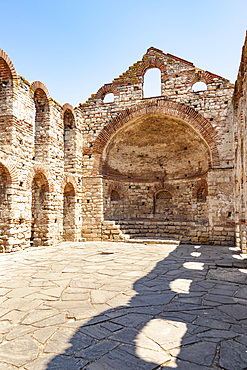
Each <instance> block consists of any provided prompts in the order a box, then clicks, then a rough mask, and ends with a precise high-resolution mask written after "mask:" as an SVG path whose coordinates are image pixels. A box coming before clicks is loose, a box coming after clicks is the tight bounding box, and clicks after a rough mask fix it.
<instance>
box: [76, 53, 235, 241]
mask: <svg viewBox="0 0 247 370" xmlns="http://www.w3.org/2000/svg"><path fill="white" fill-rule="evenodd" d="M149 68H159V69H160V71H161V96H160V97H154V98H143V81H144V75H145V72H146V71H147V70H148V69H149ZM197 81H203V82H205V83H206V85H207V90H205V91H199V92H193V91H192V86H193V85H194V83H196V82H197ZM108 93H113V94H114V102H112V103H104V97H105V95H107V94H108ZM232 93H233V85H232V84H230V82H229V81H228V80H226V79H224V78H222V77H220V76H216V75H214V74H212V73H210V72H207V71H206V72H205V71H202V70H200V69H198V68H196V67H195V66H194V65H193V64H192V63H190V62H187V61H184V60H182V59H180V58H177V57H175V56H172V55H170V54H164V53H163V52H161V51H160V50H157V49H154V48H150V49H149V50H148V51H147V53H146V54H145V55H144V57H143V59H142V60H141V61H140V62H137V63H135V64H134V65H133V66H132V67H130V68H129V69H128V71H126V72H125V73H123V74H122V75H121V76H119V78H116V79H115V80H114V81H113V82H112V83H110V84H106V85H104V86H103V87H102V88H100V89H99V91H98V92H97V93H96V94H95V95H92V97H91V98H90V99H89V100H88V101H87V102H86V103H85V104H82V105H80V107H79V109H80V111H81V114H82V117H83V123H82V130H83V137H84V148H83V153H84V156H83V159H84V161H83V164H84V167H83V169H84V170H83V175H84V177H85V178H87V183H88V184H89V183H90V181H92V182H94V181H95V180H96V182H98V184H99V185H98V186H96V185H94V187H93V188H94V199H95V196H96V197H97V201H98V204H100V206H99V207H98V208H97V209H96V208H95V209H93V207H91V208H90V214H89V213H88V204H87V205H86V207H85V212H84V208H83V209H82V210H83V214H82V216H83V224H84V227H85V228H87V233H88V232H89V230H90V222H92V221H90V219H91V220H94V221H95V217H96V216H97V217H98V225H99V227H100V223H101V222H102V219H109V220H113V219H115V220H127V219H136V220H137V219H143V218H147V219H158V218H161V219H164V220H165V218H167V220H169V221H170V222H175V221H178V220H181V221H183V222H191V221H193V222H195V221H196V220H197V221H199V220H203V219H204V220H206V222H207V224H208V227H207V238H206V240H207V242H209V241H215V242H217V243H221V244H229V243H232V242H233V241H234V216H233V213H234V211H233V209H234V201H233V199H232V196H231V194H232V193H233V182H232V179H233V165H234V154H233V134H234V132H233V124H232V121H231V119H230V118H229V115H230V112H231V98H232ZM158 117H159V118H158ZM138 119H139V121H138ZM159 119H160V121H162V119H163V125H164V127H166V128H167V126H168V124H169V120H170V122H172V123H171V129H170V132H168V131H167V139H166V140H163V143H160V146H159V143H158V141H159V140H158V139H157V137H156V138H155V137H154V136H152V135H151V131H152V132H154V131H155V130H156V131H157V135H160V137H164V133H163V132H162V130H161V124H160V123H159V122H158V121H157V122H156V124H155V122H154V121H155V120H159ZM145 121H146V127H145ZM138 124H139V126H140V127H141V129H139V131H138V129H136V127H137V125H138ZM152 125H153V127H152V129H150V127H151V126H152ZM176 125H177V127H179V130H181V129H182V127H183V128H184V132H183V135H184V137H186V138H187V139H185V141H186V143H188V145H187V144H186V145H185V144H184V147H183V148H182V147H181V148H179V145H180V146H182V145H183V144H182V140H180V141H179V140H178V143H177V148H175V147H174V146H173V148H172V147H171V146H170V147H169V145H170V142H171V143H172V142H173V143H174V142H175V141H176V140H174V137H173V139H171V137H172V135H173V136H174V135H175V137H176V136H177V132H178V131H179V130H178V131H176V129H174V134H172V132H173V128H174V127H175V126H176ZM155 127H156V128H155ZM138 133H139V136H138ZM187 135H191V136H187ZM178 136H179V135H178ZM192 136H193V138H192ZM169 137H170V141H169ZM181 137H182V133H181ZM157 140H158V141H157ZM141 141H143V143H141ZM192 142H194V143H196V142H197V143H201V144H200V145H196V144H194V145H193V144H191V143H192ZM164 145H165V146H167V145H168V147H167V152H173V153H174V155H173V157H172V158H171V159H170V164H169V163H168V162H169V158H168V157H167V158H166V159H165V157H164V155H163V154H162V152H164ZM186 146H189V150H188V153H190V155H189V156H188V155H187V153H186V152H185V150H184V148H185V147H186ZM200 146H201V147H202V148H203V149H201V152H200V153H199V152H198V148H199V147H200ZM171 148H172V150H171ZM133 152H134V153H135V154H134V155H133ZM151 153H153V156H152V154H151ZM160 158H161V161H159V159H160ZM164 159H165V160H164ZM162 161H163V163H161V162H162ZM185 162H186V163H185ZM167 167H170V169H169V168H168V169H167ZM138 171H139V172H138ZM169 172H170V176H169ZM172 173H173V175H171V174H172ZM226 173H227V175H226ZM167 174H168V176H167ZM99 177H102V179H103V184H104V188H103V192H102V191H101V184H100V180H99ZM205 178H206V183H207V186H208V189H207V192H208V193H207V195H206V200H205V203H204V204H202V202H200V201H198V200H197V197H195V195H194V194H193V191H192V190H191V188H190V187H191V186H192V185H194V186H196V184H197V183H199V182H200V181H201V180H202V179H205ZM226 178H227V179H228V180H229V183H227V186H225V183H226ZM90 179H91V180H90ZM111 183H114V184H115V185H114V186H115V190H116V191H117V192H118V193H119V194H120V195H119V197H120V199H119V200H116V199H115V200H114V199H113V200H111V191H109V189H111V186H112V185H111ZM167 185H172V186H173V187H174V188H175V187H177V186H178V187H179V188H180V190H177V192H175V195H174V196H173V197H172V199H171V200H170V204H169V207H165V208H167V209H168V208H169V211H165V212H164V214H163V215H161V214H155V212H154V203H155V199H154V198H155V197H156V196H154V195H153V196H152V197H150V196H149V191H148V190H147V188H148V187H149V188H160V187H161V188H163V189H166V186H167ZM218 185H219V188H220V192H219V194H215V191H214V189H215V187H216V188H217V186H218ZM95 186H96V187H95ZM89 187H90V185H89V186H88V188H87V190H88V191H89V192H90V189H89ZM121 189H122V191H121ZM123 189H126V191H125V190H123ZM113 190H114V189H113ZM122 193H123V194H122ZM88 196H89V194H88ZM160 202H162V201H160ZM218 202H220V204H222V207H223V209H224V214H226V215H227V216H224V217H222V214H221V213H220V212H216V211H215V208H216V207H217V204H218ZM93 204H94V202H93ZM102 204H103V207H102ZM195 227H197V228H198V229H199V228H200V227H201V225H199V223H198V224H197V226H196V224H195ZM94 228H95V224H94ZM104 228H105V227H104ZM220 228H221V229H220ZM225 230H227V231H225ZM225 233H227V235H225Z"/></svg>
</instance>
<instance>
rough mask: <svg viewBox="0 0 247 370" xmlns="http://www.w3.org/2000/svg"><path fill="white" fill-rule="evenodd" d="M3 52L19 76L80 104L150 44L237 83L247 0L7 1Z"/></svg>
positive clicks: (0, 28) (2, 0)
mask: <svg viewBox="0 0 247 370" xmlns="http://www.w3.org/2000/svg"><path fill="white" fill-rule="evenodd" d="M0 13H1V21H0V48H1V49H3V50H4V51H5V52H6V53H7V54H8V56H9V57H10V59H11V60H12V62H13V64H14V67H15V69H16V71H17V73H18V74H20V75H22V76H23V77H25V78H26V79H27V80H29V81H35V80H39V81H41V82H43V83H44V84H45V85H46V87H47V89H48V91H49V93H50V95H51V97H52V98H54V99H55V100H57V101H58V102H59V103H60V104H64V103H66V102H68V103H70V104H72V105H73V106H77V105H78V103H80V102H85V101H86V100H87V98H88V97H90V95H91V94H93V93H96V92H97V90H98V89H99V88H100V87H101V86H102V85H103V84H104V83H109V82H111V81H112V80H113V78H115V77H117V76H119V75H120V74H121V73H122V72H124V71H125V70H127V69H128V67H129V66H130V65H132V64H133V63H135V62H136V61H137V60H140V59H141V58H142V56H143V54H144V53H145V52H146V50H147V49H148V48H149V47H150V46H154V47H156V48H158V49H161V50H163V51H164V52H165V53H170V54H174V55H177V56H179V57H181V58H184V59H187V60H189V61H191V62H193V63H194V64H195V66H196V67H198V68H201V69H205V70H208V71H211V72H214V73H216V74H219V75H221V76H223V77H226V78H228V79H230V80H231V82H235V79H236V76H237V72H238V67H239V62H240V56H241V49H242V45H243V42H244V37H245V32H246V28H247V0H205V1H204V0H148V1H147V0H132V1H131V0H115V1H113V0H103V1H102V0H97V1H96V0H90V1H86V0H70V1H69V0H42V1H40V0H36V1H34V0H0Z"/></svg>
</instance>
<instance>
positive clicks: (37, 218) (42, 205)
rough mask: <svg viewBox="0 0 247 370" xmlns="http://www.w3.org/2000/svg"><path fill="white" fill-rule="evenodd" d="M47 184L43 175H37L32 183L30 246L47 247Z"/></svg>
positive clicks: (48, 209) (48, 203) (48, 207)
mask: <svg viewBox="0 0 247 370" xmlns="http://www.w3.org/2000/svg"><path fill="white" fill-rule="evenodd" d="M50 211H51V210H50V197H49V184H48V181H47V178H46V177H45V175H44V174H43V173H37V174H36V175H35V176H34V178H33V181H32V204H31V213H32V218H31V244H33V245H34V246H39V245H47V242H48V240H49V213H50Z"/></svg>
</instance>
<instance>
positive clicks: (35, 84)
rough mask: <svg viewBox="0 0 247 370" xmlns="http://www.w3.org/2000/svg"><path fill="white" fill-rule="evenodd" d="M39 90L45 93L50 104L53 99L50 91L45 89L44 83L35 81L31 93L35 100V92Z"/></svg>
mask: <svg viewBox="0 0 247 370" xmlns="http://www.w3.org/2000/svg"><path fill="white" fill-rule="evenodd" d="M37 89H40V90H42V91H44V93H45V95H46V97H47V100H48V102H49V100H50V99H51V97H50V94H49V91H48V90H47V88H46V87H45V85H44V84H43V83H42V82H40V81H34V82H32V84H31V88H30V91H31V95H32V98H34V93H35V91H36V90H37Z"/></svg>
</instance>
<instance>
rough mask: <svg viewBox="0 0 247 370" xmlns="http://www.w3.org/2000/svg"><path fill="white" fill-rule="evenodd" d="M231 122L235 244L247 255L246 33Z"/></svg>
mask: <svg viewBox="0 0 247 370" xmlns="http://www.w3.org/2000/svg"><path fill="white" fill-rule="evenodd" d="M232 120H233V122H234V141H235V145H234V155H235V169H234V174H235V177H234V180H235V189H234V190H235V193H234V196H235V228H236V244H237V246H238V247H241V249H242V251H244V252H245V253H247V245H246V227H247V203H246V202H247V199H246V173H247V172H246V171H247V163H246V160H247V155H246V154H247V153H246V151H247V142H246V129H247V33H246V39H245V43H244V46H243V50H242V59H241V62H240V67H239V73H238V78H237V81H236V84H235V90H234V95H233V112H232Z"/></svg>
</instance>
